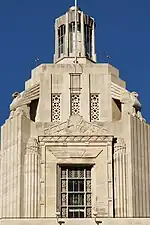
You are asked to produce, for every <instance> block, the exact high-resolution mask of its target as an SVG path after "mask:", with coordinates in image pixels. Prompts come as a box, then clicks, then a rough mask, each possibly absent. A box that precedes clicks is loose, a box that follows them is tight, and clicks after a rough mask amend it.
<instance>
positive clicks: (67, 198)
mask: <svg viewBox="0 0 150 225" xmlns="http://www.w3.org/2000/svg"><path fill="white" fill-rule="evenodd" d="M66 191H67V193H66V202H67V209H66V210H67V213H66V217H67V218H68V203H69V202H68V169H66Z"/></svg>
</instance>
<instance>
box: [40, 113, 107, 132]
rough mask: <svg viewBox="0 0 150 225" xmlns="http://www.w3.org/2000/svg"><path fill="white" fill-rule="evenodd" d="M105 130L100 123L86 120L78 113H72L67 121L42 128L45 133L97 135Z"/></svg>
mask: <svg viewBox="0 0 150 225" xmlns="http://www.w3.org/2000/svg"><path fill="white" fill-rule="evenodd" d="M106 133H107V130H106V129H105V128H104V127H103V126H102V125H101V126H100V125H96V124H92V123H90V122H86V121H84V120H83V118H82V117H81V116H79V115H72V116H70V118H69V119H68V120H67V122H64V123H60V124H59V125H54V126H50V127H49V128H46V129H44V134H45V135H81V134H82V135H83V134H84V135H94V134H95V135H99V134H106Z"/></svg>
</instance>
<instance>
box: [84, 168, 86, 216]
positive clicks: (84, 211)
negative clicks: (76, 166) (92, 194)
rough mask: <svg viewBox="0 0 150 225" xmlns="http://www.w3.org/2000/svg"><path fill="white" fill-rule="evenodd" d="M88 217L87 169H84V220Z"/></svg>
mask: <svg viewBox="0 0 150 225" xmlns="http://www.w3.org/2000/svg"><path fill="white" fill-rule="evenodd" d="M85 217H86V169H84V218H85Z"/></svg>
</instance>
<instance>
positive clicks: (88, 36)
mask: <svg viewBox="0 0 150 225" xmlns="http://www.w3.org/2000/svg"><path fill="white" fill-rule="evenodd" d="M84 35H85V52H86V55H87V56H88V57H92V27H91V26H89V25H88V24H85V25H84Z"/></svg>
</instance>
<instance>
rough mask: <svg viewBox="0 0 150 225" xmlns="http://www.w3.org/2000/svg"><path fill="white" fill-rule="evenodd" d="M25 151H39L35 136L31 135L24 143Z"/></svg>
mask: <svg viewBox="0 0 150 225" xmlns="http://www.w3.org/2000/svg"><path fill="white" fill-rule="evenodd" d="M26 153H37V154H39V153H40V151H39V144H38V142H37V139H36V138H32V137H31V138H30V139H29V140H28V143H27V145H26Z"/></svg>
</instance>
